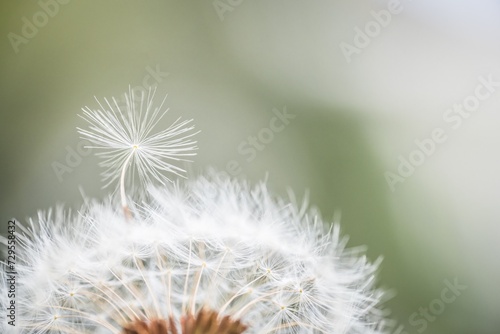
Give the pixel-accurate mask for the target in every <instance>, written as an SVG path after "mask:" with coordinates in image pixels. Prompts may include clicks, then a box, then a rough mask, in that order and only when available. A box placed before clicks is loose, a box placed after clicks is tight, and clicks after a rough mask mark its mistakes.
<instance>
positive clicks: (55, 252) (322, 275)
mask: <svg viewBox="0 0 500 334" xmlns="http://www.w3.org/2000/svg"><path fill="white" fill-rule="evenodd" d="M147 197H148V198H147V200H146V201H145V202H143V203H147V204H135V205H133V208H132V212H133V216H134V218H133V219H132V220H131V221H129V222H127V221H126V219H125V218H124V216H123V213H122V212H121V210H120V208H119V206H117V205H116V204H112V203H100V202H94V203H89V204H87V206H86V207H85V208H83V209H82V210H81V211H80V212H78V213H75V214H70V213H64V212H63V211H62V210H55V211H51V212H49V213H47V214H45V215H43V214H40V216H39V217H38V220H35V221H32V222H31V223H30V224H31V226H32V227H31V229H30V231H31V232H30V233H29V234H28V233H18V238H19V242H20V246H21V247H20V248H21V249H19V248H18V258H20V259H21V261H22V262H21V263H18V264H17V272H18V274H19V275H18V285H17V298H16V302H17V305H18V315H17V322H18V326H16V328H17V329H18V330H20V332H22V333H119V332H120V330H121V326H122V325H123V324H124V323H126V322H129V321H131V320H133V319H134V318H136V317H139V318H146V319H148V318H149V319H150V318H154V317H161V318H168V316H169V315H173V316H174V317H175V318H176V319H179V317H180V316H181V315H182V314H185V313H187V312H196V311H197V310H199V309H200V308H201V307H203V306H209V307H210V308H211V309H213V310H216V311H219V312H221V313H222V314H229V315H231V316H233V317H234V318H237V319H242V321H243V322H244V323H245V324H248V325H249V329H248V331H247V332H246V333H259V334H264V333H329V334H341V333H342V334H344V333H345V334H347V333H349V334H355V333H359V334H368V333H370V334H371V333H382V332H383V330H382V329H381V328H380V327H381V324H382V323H383V319H382V318H381V316H380V310H379V309H378V305H379V302H380V299H381V297H382V292H381V291H379V290H376V289H374V288H373V284H374V272H375V270H376V266H377V265H376V264H369V263H367V261H366V259H365V257H363V256H360V255H359V254H357V252H356V251H349V250H345V249H344V246H345V242H346V240H345V239H339V228H338V226H334V227H333V228H331V229H328V230H327V229H325V225H324V222H323V221H321V218H320V217H319V216H318V215H317V214H315V213H314V212H311V211H309V212H307V211H308V210H306V209H305V203H304V204H303V205H302V206H300V207H299V206H297V205H296V204H295V203H294V201H293V199H292V203H288V202H285V201H283V200H280V199H273V198H272V197H271V196H270V194H269V193H268V190H267V189H266V186H265V184H259V185H258V186H256V187H253V188H252V187H250V186H249V185H247V184H246V183H241V182H237V181H230V180H220V179H217V177H214V176H210V177H208V178H204V177H199V178H198V179H196V180H192V181H186V182H184V183H182V184H179V183H177V184H174V185H171V186H168V187H161V188H151V189H149V195H148V196H147ZM2 272H4V270H3V271H2ZM1 287H2V291H1V294H2V296H5V295H6V293H5V289H6V284H5V282H2V284H1ZM6 302H8V301H7V300H6V299H5V298H4V297H2V298H1V308H2V309H4V310H5V307H6V304H5V303H6ZM4 313H5V312H2V316H4ZM1 326H3V327H1V332H2V333H7V330H8V329H10V328H7V327H10V326H6V321H5V319H2V325H1Z"/></svg>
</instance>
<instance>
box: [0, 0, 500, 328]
mask: <svg viewBox="0 0 500 334" xmlns="http://www.w3.org/2000/svg"><path fill="white" fill-rule="evenodd" d="M390 3H391V1H389V2H385V1H311V2H305V1H242V0H216V1H196V2H194V1H193V2H187V1H138V0H136V1H129V0H127V1H116V0H115V1H95V0H93V1H90V0H87V1H78V0H72V1H70V0H64V1H63V0H59V1H56V0H41V1H18V2H7V1H4V2H2V4H1V5H0V9H1V10H0V13H1V14H0V16H1V21H0V30H1V32H2V36H4V37H3V38H2V40H1V42H0V43H1V44H0V45H1V49H0V59H1V66H0V74H1V75H0V99H1V108H2V109H1V113H0V136H1V139H2V140H1V141H2V143H3V145H0V157H1V164H0V189H1V195H0V214H1V215H0V221H1V226H2V233H5V230H6V224H7V221H8V220H9V219H10V218H12V217H16V218H17V219H19V220H21V221H26V219H27V217H32V216H34V215H36V212H37V210H40V209H42V210H44V209H47V208H49V207H53V206H54V205H56V204H57V203H65V205H66V206H67V207H70V208H71V207H73V208H77V207H78V206H79V205H80V204H81V203H82V195H81V192H80V189H82V190H83V191H84V192H85V194H87V195H89V196H91V197H97V198H100V197H103V196H105V195H106V194H107V193H108V190H102V189H100V187H101V182H100V177H99V173H100V172H101V170H100V168H99V167H98V166H97V163H98V159H97V158H95V157H94V156H92V155H91V154H90V155H89V154H88V152H87V151H84V152H83V153H82V152H80V153H78V148H79V145H80V140H79V138H78V134H77V132H76V127H77V126H84V125H85V124H84V122H83V120H81V119H80V118H79V117H78V116H77V114H78V113H79V112H80V108H82V107H84V106H89V107H91V108H95V107H96V105H97V104H96V102H95V100H94V96H96V97H97V98H103V97H111V96H116V97H120V96H122V94H123V93H124V92H125V91H127V90H128V87H129V85H130V86H131V87H133V88H134V87H135V89H136V91H141V90H144V89H147V88H148V87H149V86H151V85H154V86H157V87H158V92H159V94H160V95H164V94H166V93H168V98H167V102H166V103H167V105H168V106H169V107H170V111H169V114H168V117H166V119H164V120H163V121H164V122H163V123H162V124H165V125H166V124H168V123H169V122H171V121H172V120H173V119H175V118H177V117H179V116H182V117H183V118H194V119H195V122H196V126H197V128H198V129H200V130H201V131H202V132H201V134H200V135H199V136H198V140H199V147H200V149H199V153H198V156H197V157H196V158H195V162H194V163H193V164H192V165H191V166H190V167H189V168H190V170H191V172H190V173H194V174H197V173H201V172H203V171H206V170H207V168H208V167H210V166H214V167H216V168H217V169H220V170H227V168H228V167H227V165H228V163H229V162H231V161H233V160H234V161H237V162H238V164H239V166H240V167H241V170H238V172H237V173H236V174H237V175H235V177H238V178H247V179H250V180H253V181H257V180H261V179H263V178H265V177H266V175H267V177H268V180H269V184H270V187H271V189H273V191H274V192H275V193H276V194H277V195H286V192H287V189H288V188H290V189H292V190H293V191H294V192H295V193H296V194H297V196H298V197H299V198H301V197H302V196H303V194H305V193H306V192H307V191H308V192H309V193H310V202H311V204H312V205H314V206H317V207H318V208H319V209H320V211H321V212H322V215H323V217H324V218H325V220H328V221H332V220H333V217H334V214H335V213H336V212H339V211H340V212H341V213H342V219H341V222H342V228H343V230H344V233H345V234H347V235H349V236H350V242H349V244H350V245H351V246H359V245H366V246H367V250H368V256H369V257H370V259H371V260H375V259H376V258H377V257H378V256H383V257H384V262H383V264H382V268H381V272H380V277H379V282H380V285H381V286H384V287H386V288H390V289H393V290H394V291H395V292H396V295H395V297H393V298H392V299H391V300H390V301H388V302H387V306H388V307H389V308H390V309H391V310H392V314H391V318H393V319H394V320H395V323H394V324H393V326H394V329H393V330H392V332H393V333H400V334H401V333H408V334H413V333H420V332H425V333H429V334H434V333H436V334H437V333H454V334H466V333H467V334H469V333H476V334H495V333H500V288H499V287H498V282H499V281H500V264H499V261H498V253H499V251H500V246H499V242H498V240H499V237H500V226H499V216H500V215H499V211H500V208H499V205H498V203H499V199H500V176H499V175H498V170H500V158H499V152H500V150H499V148H500V131H498V130H499V129H500V113H499V111H500V98H499V96H500V94H498V93H497V92H496V91H495V92H493V93H492V94H491V96H490V97H489V98H488V99H486V100H485V101H481V105H480V107H479V108H478V109H477V110H476V111H475V112H474V113H473V114H471V115H470V116H468V117H467V118H466V119H463V124H461V126H460V127H459V128H458V129H453V128H452V127H450V124H447V123H446V122H445V120H444V119H443V116H444V114H445V113H446V111H447V110H448V109H449V108H452V107H453V105H454V104H457V103H462V102H463V101H464V99H465V98H466V97H468V96H469V95H471V94H473V93H474V89H475V87H476V86H477V85H478V84H479V82H480V81H478V78H479V77H480V76H483V77H488V76H489V75H491V76H492V77H493V78H496V80H499V81H500V66H499V60H500V43H498V42H499V41H500V38H499V37H500V19H499V18H500V4H499V3H498V2H495V1H482V2H473V1H451V0H447V1H439V2H437V3H436V2H432V1H418V2H411V1H401V2H400V5H399V7H398V8H399V9H400V11H399V12H398V13H397V14H392V15H391V16H390V18H387V17H386V18H385V19H384V18H383V17H382V18H381V16H380V15H382V14H380V13H384V12H381V11H384V10H385V11H387V10H388V8H390V7H389V6H391V5H390ZM374 13H375V14H374ZM382 16H383V15H382ZM377 17H378V18H379V20H382V21H380V22H381V23H377V22H378V21H377ZM384 20H385V21H384ZM371 22H376V23H375V25H374V27H375V28H373V27H372V28H373V29H375V30H372V31H371V36H368V35H366V36H368V37H367V38H366V37H365V39H368V40H369V41H366V40H365V41H364V42H366V44H367V45H363V47H357V51H356V52H354V53H351V54H350V55H349V56H347V57H346V55H345V54H344V53H345V52H343V51H342V50H343V48H342V45H344V51H345V44H342V43H346V44H349V45H351V46H354V47H356V38H358V40H357V42H358V44H359V43H360V40H359V38H361V39H363V37H359V36H358V37H356V36H357V34H359V30H357V29H358V28H359V29H361V31H363V30H364V29H365V28H367V25H368V28H369V27H370V24H372V23H371ZM377 24H378V27H379V30H376V26H377ZM372 25H373V24H372ZM365 34H366V33H365ZM361 42H362V41H361ZM361 44H363V43H361ZM358 46H359V45H358ZM350 50H353V49H350ZM348 58H349V59H348ZM348 60H350V61H348ZM284 109H286V110H287V112H288V113H289V114H290V115H293V117H294V118H293V119H290V121H289V124H287V125H286V126H285V128H284V129H283V130H282V131H280V132H276V133H274V136H273V138H272V140H269V142H266V143H265V144H263V143H262V142H261V145H262V146H263V147H260V148H261V150H256V155H255V158H253V159H250V160H251V161H247V158H249V155H245V154H241V152H240V151H239V150H238V147H239V146H240V145H242V144H243V143H244V142H247V143H248V142H249V136H254V137H257V138H258V136H259V133H261V131H262V129H264V128H266V127H269V122H270V120H271V119H272V118H273V117H274V115H275V112H276V110H279V111H283V110H284ZM273 110H274V111H273ZM435 128H443V129H444V130H445V132H446V135H447V141H446V142H445V143H443V144H439V145H437V146H436V149H435V152H434V153H433V154H432V155H430V156H429V157H427V158H426V160H425V162H424V163H423V164H422V165H421V166H418V167H417V168H416V169H415V171H414V173H413V174H412V175H411V176H410V177H408V178H407V179H406V180H405V181H404V182H402V183H398V184H396V186H395V189H394V191H392V190H391V188H390V186H389V185H388V183H387V182H386V177H385V173H386V172H387V171H390V172H394V173H397V169H398V166H399V164H400V161H399V157H400V156H403V157H406V158H407V157H409V155H410V154H411V153H412V152H414V151H415V150H416V149H417V146H416V144H415V140H423V139H425V138H431V135H432V131H433V129H435ZM243 145H244V144H243ZM69 152H77V154H76V155H77V157H75V156H74V154H73V155H72V156H71V157H68V154H70V153H69ZM70 155H71V154H70ZM68 159H69V160H68ZM61 166H65V167H64V168H65V169H64V170H61V169H60V168H62V167H61ZM55 168H56V169H57V171H56V170H55ZM455 280H457V281H458V282H459V283H460V285H464V286H466V287H467V288H465V289H464V290H463V291H461V293H460V295H459V296H457V298H456V300H455V301H454V302H452V303H449V304H448V303H447V304H443V305H445V309H443V310H439V312H438V313H439V314H435V315H432V314H431V316H430V317H429V318H428V320H426V321H424V322H425V328H424V325H422V322H420V323H419V325H416V324H415V323H414V322H411V317H412V315H414V314H415V312H416V313H417V318H413V319H414V320H415V319H425V318H424V316H423V315H421V314H419V312H420V311H422V310H423V309H424V308H425V309H429V307H431V310H432V309H436V307H437V306H439V301H437V302H436V300H440V299H441V298H442V291H443V289H445V288H446V283H444V281H448V282H452V283H453V282H455ZM436 305H437V306H436Z"/></svg>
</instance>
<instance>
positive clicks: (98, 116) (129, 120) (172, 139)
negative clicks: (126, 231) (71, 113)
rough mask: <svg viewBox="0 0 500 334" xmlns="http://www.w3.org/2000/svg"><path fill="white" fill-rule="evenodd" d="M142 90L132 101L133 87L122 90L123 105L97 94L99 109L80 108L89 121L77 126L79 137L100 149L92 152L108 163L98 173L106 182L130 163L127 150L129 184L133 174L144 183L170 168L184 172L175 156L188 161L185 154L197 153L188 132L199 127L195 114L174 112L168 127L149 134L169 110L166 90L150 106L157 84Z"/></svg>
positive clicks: (161, 180)
mask: <svg viewBox="0 0 500 334" xmlns="http://www.w3.org/2000/svg"><path fill="white" fill-rule="evenodd" d="M141 94H142V97H141V99H140V100H139V101H135V98H134V93H133V92H132V91H129V93H128V94H125V98H126V102H127V103H126V104H127V105H126V108H123V106H120V105H119V104H118V102H117V100H116V99H115V98H112V99H111V100H108V99H106V98H105V99H104V103H101V102H100V101H99V100H97V99H96V101H97V103H98V105H99V107H100V108H99V109H96V110H92V109H90V108H89V107H86V108H83V109H82V110H83V114H82V115H80V117H82V118H83V119H84V120H86V121H87V122H88V123H89V129H82V128H78V132H79V133H80V135H81V137H82V139H85V140H88V141H90V142H91V143H92V144H93V145H92V146H88V148H92V149H96V150H98V152H97V153H96V155H98V156H100V157H101V158H102V159H104V160H103V161H102V162H101V166H102V167H105V168H106V170H105V171H104V172H103V173H102V176H103V181H104V182H106V183H105V186H104V187H107V186H109V185H111V184H113V183H115V181H117V180H118V179H119V177H120V170H121V169H122V168H123V166H124V165H125V164H127V163H129V160H130V159H129V156H131V155H132V156H131V166H132V168H133V170H132V171H131V173H128V174H127V175H129V177H128V179H129V184H131V183H132V182H133V181H132V177H133V176H134V175H135V174H137V175H138V176H139V178H140V181H141V183H142V184H148V183H151V181H155V182H159V183H160V184H165V182H169V181H171V180H170V179H169V178H168V176H167V174H168V173H173V174H175V175H178V176H181V177H184V173H185V170H184V169H182V168H180V167H179V166H176V165H175V162H179V161H190V160H188V159H187V157H189V156H194V155H196V153H195V152H194V151H195V150H196V149H197V147H196V141H195V140H193V139H192V137H193V136H194V135H196V134H197V133H198V132H195V131H194V125H192V124H191V123H192V121H193V120H192V119H190V120H184V121H181V119H180V118H178V119H177V120H176V121H175V122H174V123H172V124H171V125H170V126H169V127H168V128H167V129H164V130H161V131H159V132H157V133H154V134H152V131H153V129H154V128H155V126H156V125H157V124H158V122H159V121H160V119H161V118H162V117H163V116H164V115H165V114H166V113H167V111H168V108H164V107H163V105H164V103H165V99H166V96H165V98H164V99H163V101H162V102H161V104H160V105H159V106H158V107H153V100H154V95H155V90H151V89H150V90H149V92H148V95H147V97H146V96H145V94H144V91H142V93H141ZM123 109H125V110H123ZM132 153H133V154H132Z"/></svg>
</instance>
